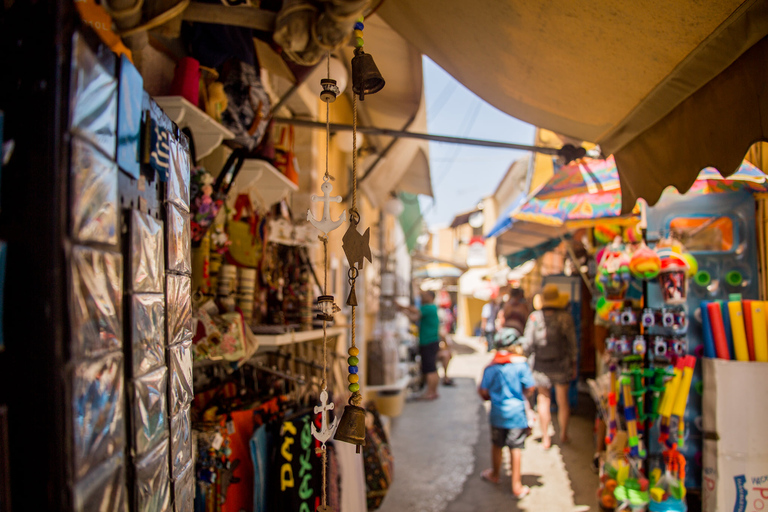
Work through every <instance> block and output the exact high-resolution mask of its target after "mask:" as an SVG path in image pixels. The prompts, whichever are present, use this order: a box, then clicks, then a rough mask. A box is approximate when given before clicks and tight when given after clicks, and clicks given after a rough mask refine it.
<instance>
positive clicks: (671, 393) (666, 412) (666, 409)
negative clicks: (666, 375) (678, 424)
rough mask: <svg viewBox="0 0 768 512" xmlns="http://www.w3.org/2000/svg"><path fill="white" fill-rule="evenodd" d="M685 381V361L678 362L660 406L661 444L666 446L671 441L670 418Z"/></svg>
mask: <svg viewBox="0 0 768 512" xmlns="http://www.w3.org/2000/svg"><path fill="white" fill-rule="evenodd" d="M682 380H683V359H682V358H680V359H678V360H677V365H676V366H675V369H674V373H673V376H672V379H670V380H669V381H668V382H667V385H666V386H665V389H664V397H663V398H662V399H661V405H659V416H661V422H660V424H659V444H661V445H664V444H665V443H666V442H667V439H669V422H670V416H672V406H673V405H674V403H675V396H676V395H677V390H678V389H680V382H681V381H682Z"/></svg>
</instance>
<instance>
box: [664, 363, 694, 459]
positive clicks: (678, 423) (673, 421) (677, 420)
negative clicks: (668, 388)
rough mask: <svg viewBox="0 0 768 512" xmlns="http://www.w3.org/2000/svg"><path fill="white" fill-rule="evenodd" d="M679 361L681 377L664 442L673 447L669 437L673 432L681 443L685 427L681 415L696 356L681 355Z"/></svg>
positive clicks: (688, 391) (683, 413)
mask: <svg viewBox="0 0 768 512" xmlns="http://www.w3.org/2000/svg"><path fill="white" fill-rule="evenodd" d="M680 361H682V365H683V368H682V369H683V377H682V380H681V381H680V386H679V388H678V389H677V393H676V394H675V399H674V402H673V404H672V415H671V416H670V417H669V434H670V436H668V437H667V439H666V444H667V446H668V447H669V448H675V445H676V443H674V442H673V441H672V440H671V439H670V438H671V437H672V435H674V433H675V432H677V434H678V435H677V437H678V443H679V444H680V445H682V444H683V433H684V429H685V422H684V421H683V416H684V415H685V405H686V404H687V403H688V394H689V393H690V391H691V379H693V368H694V366H696V358H695V357H694V356H685V357H682V358H680Z"/></svg>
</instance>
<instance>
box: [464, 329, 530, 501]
mask: <svg viewBox="0 0 768 512" xmlns="http://www.w3.org/2000/svg"><path fill="white" fill-rule="evenodd" d="M508 331H514V330H513V329H509V330H508ZM520 341H521V338H520V337H519V336H518V335H517V334H516V333H514V334H513V333H511V332H510V333H509V334H508V335H507V336H503V337H500V339H498V340H497V346H498V350H497V352H496V354H495V356H494V358H493V360H492V361H491V363H490V364H489V365H488V366H487V367H486V368H485V370H484V372H483V379H482V381H481V382H480V386H479V387H478V389H477V392H478V394H479V395H480V397H481V398H482V399H483V400H490V401H491V413H490V417H489V421H490V424H491V461H492V464H493V467H492V468H488V469H486V470H485V471H483V472H482V473H481V476H482V477H483V478H484V479H485V480H487V481H489V482H491V483H494V484H497V483H499V480H500V475H499V472H500V470H501V451H502V449H503V448H504V447H505V446H507V447H509V451H510V455H511V459H512V494H514V496H515V497H516V498H518V499H519V498H522V497H524V496H526V495H528V493H529V492H531V490H530V488H529V487H527V486H525V485H523V483H522V480H521V475H520V464H521V460H522V450H523V448H524V446H525V438H526V437H528V435H529V433H530V429H529V428H528V417H527V416H526V413H525V400H526V398H525V397H526V396H528V395H531V394H532V393H533V391H534V389H535V387H536V382H535V381H534V380H533V375H532V374H531V369H530V368H529V366H528V360H527V359H526V358H525V356H524V355H523V347H522V345H521V344H520Z"/></svg>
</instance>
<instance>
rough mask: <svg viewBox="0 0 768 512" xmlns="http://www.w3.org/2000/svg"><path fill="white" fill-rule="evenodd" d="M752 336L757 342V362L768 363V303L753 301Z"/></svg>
mask: <svg viewBox="0 0 768 512" xmlns="http://www.w3.org/2000/svg"><path fill="white" fill-rule="evenodd" d="M750 306H752V336H753V337H754V340H755V361H760V362H762V363H768V332H766V330H767V329H768V323H767V322H766V315H768V307H767V306H768V303H766V302H763V301H759V300H753V301H752V304H750Z"/></svg>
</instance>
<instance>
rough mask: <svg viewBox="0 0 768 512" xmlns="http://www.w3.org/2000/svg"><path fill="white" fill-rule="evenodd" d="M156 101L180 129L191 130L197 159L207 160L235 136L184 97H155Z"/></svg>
mask: <svg viewBox="0 0 768 512" xmlns="http://www.w3.org/2000/svg"><path fill="white" fill-rule="evenodd" d="M154 100H155V101H156V102H157V104H158V105H160V108H162V109H163V111H164V112H165V113H166V115H168V117H169V118H170V119H171V121H173V122H174V123H176V125H178V127H179V128H189V129H190V130H191V132H192V134H193V136H194V139H195V146H196V148H197V158H205V157H206V156H208V155H210V154H211V153H212V152H213V150H214V149H216V148H217V147H219V146H220V145H221V143H222V142H223V141H225V140H228V139H233V138H234V137H235V134H234V133H232V131H231V130H229V129H228V128H226V127H225V126H223V125H222V124H221V123H219V122H218V121H216V120H215V119H214V118H212V117H211V116H210V115H208V114H207V113H206V112H203V111H202V110H200V109H199V108H198V107H197V106H196V105H194V104H192V103H191V102H190V101H189V100H187V99H186V98H184V97H183V96H155V97H154Z"/></svg>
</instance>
